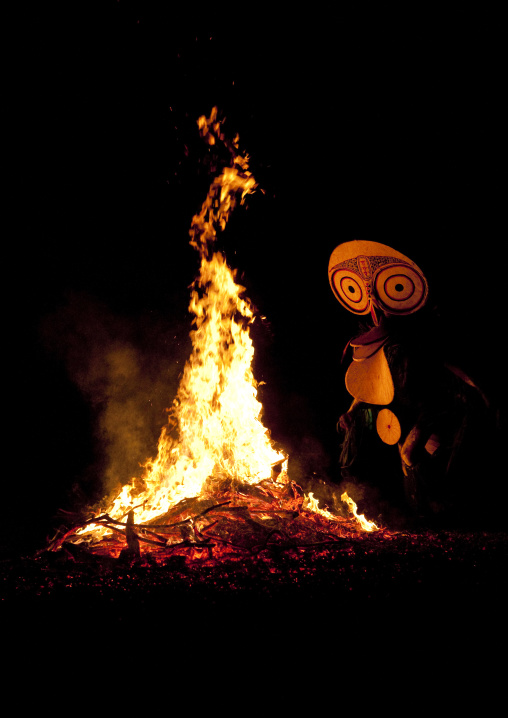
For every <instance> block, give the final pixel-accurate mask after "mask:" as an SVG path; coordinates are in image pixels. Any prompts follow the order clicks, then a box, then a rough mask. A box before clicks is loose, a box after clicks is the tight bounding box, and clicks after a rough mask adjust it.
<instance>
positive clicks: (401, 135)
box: [4, 1, 505, 546]
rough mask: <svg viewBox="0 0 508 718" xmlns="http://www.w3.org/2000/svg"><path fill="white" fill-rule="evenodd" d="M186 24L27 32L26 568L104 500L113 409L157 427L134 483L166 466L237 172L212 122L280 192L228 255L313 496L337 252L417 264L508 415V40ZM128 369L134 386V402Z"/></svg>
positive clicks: (371, 25)
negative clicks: (505, 170)
mask: <svg viewBox="0 0 508 718" xmlns="http://www.w3.org/2000/svg"><path fill="white" fill-rule="evenodd" d="M161 7H166V10H161ZM185 15H186V16H187V17H185V19H183V15H182V11H181V10H179V12H178V13H176V12H175V11H174V9H173V7H172V4H169V3H168V4H166V5H164V4H163V5H162V6H157V5H152V4H146V3H134V2H130V3H129V2H122V1H119V2H103V3H101V4H100V8H97V7H95V6H94V5H93V4H89V3H83V4H81V5H80V4H79V3H78V4H75V3H72V4H68V6H66V8H65V9H61V8H59V9H58V10H56V9H54V8H53V9H48V8H47V7H46V8H40V7H38V8H37V9H34V8H30V7H29V8H28V9H24V10H22V11H21V14H20V18H19V21H18V23H17V25H16V27H14V28H13V31H14V32H15V34H16V38H19V41H18V42H17V43H16V50H15V51H14V52H13V55H12V57H11V66H10V71H9V75H10V77H11V78H12V84H13V88H14V99H13V102H12V103H11V104H10V108H11V116H12V118H13V126H12V132H11V133H10V134H9V136H8V137H7V142H8V145H9V147H10V149H11V150H12V154H13V156H14V163H13V169H12V186H13V189H14V194H15V200H14V203H13V208H14V214H15V221H14V222H13V223H12V225H11V227H10V229H8V230H7V235H8V239H7V244H8V245H9V247H11V248H12V250H11V254H10V257H12V259H10V258H7V259H6V262H5V265H4V266H5V267H6V268H7V271H6V286H7V287H9V289H8V300H7V303H6V306H7V307H9V311H8V317H7V318H8V322H7V327H8V329H7V331H6V334H5V340H6V346H7V351H6V353H7V356H8V358H9V360H10V361H12V368H9V373H8V375H7V376H6V383H7V386H8V389H9V392H8V396H9V397H11V398H10V399H9V400H8V404H9V406H10V408H11V410H12V412H13V421H12V422H11V424H12V425H11V426H10V429H11V430H12V440H11V439H9V456H10V457H12V458H13V462H12V467H11V466H9V468H8V469H7V470H6V483H7V487H8V489H9V490H10V491H12V499H9V501H8V503H7V505H8V507H9V510H8V511H7V512H6V515H4V526H6V527H7V528H8V531H7V532H6V533H8V536H9V538H8V539H7V542H8V543H9V545H11V546H12V545H14V544H15V545H16V546H20V545H23V546H24V545H25V544H26V545H32V544H33V543H35V544H40V543H43V541H44V537H45V535H46V533H50V532H51V527H52V526H53V525H54V519H53V515H54V513H55V511H56V510H57V509H58V508H60V507H64V508H65V507H67V506H70V505H72V504H73V502H74V503H78V504H79V502H80V501H83V502H84V501H85V500H87V499H88V498H89V497H95V498H97V496H100V495H102V493H103V491H104V484H105V483H107V482H108V481H109V479H107V480H106V479H105V475H106V474H107V472H108V471H109V469H110V466H111V461H110V458H109V454H110V451H109V449H110V448H111V446H112V445H113V444H114V443H115V437H113V438H112V435H111V426H110V425H108V426H109V428H107V427H106V425H105V423H104V416H105V415H106V413H107V411H108V407H109V406H110V405H111V403H113V404H114V405H115V407H116V408H117V409H118V410H119V411H120V413H121V409H122V406H123V408H124V409H125V412H127V413H129V407H132V408H133V411H132V412H131V413H130V419H129V421H131V420H132V416H133V414H135V415H136V417H141V418H139V420H138V419H136V421H139V422H140V423H141V424H143V427H141V428H139V427H138V429H139V431H138V430H136V431H137V434H136V436H137V439H138V444H137V446H136V450H137V458H136V456H134V454H133V455H132V456H129V457H127V458H126V459H125V469H126V471H130V470H131V468H132V466H131V465H134V469H133V470H135V468H136V461H137V462H139V461H143V460H144V459H146V458H147V456H150V455H153V453H154V451H155V449H154V442H156V440H157V437H158V433H159V431H160V427H161V426H162V425H163V424H164V423H165V412H164V408H165V407H167V406H169V405H170V403H171V401H172V398H173V395H174V392H175V391H176V387H177V385H178V376H179V372H180V370H181V368H182V366H183V363H184V362H185V359H186V358H187V356H188V355H189V351H190V343H189V340H188V332H189V330H190V328H191V326H190V319H191V318H190V315H189V314H188V312H187V304H188V299H189V289H188V288H189V285H190V284H191V283H192V281H193V279H194V277H195V276H196V274H197V269H198V258H197V255H196V253H195V251H194V250H193V249H192V248H190V246H189V245H188V239H189V238H188V230H189V227H190V222H191V219H192V216H193V214H194V213H195V212H196V211H198V210H199V208H200V206H201V203H202V201H203V200H204V197H205V195H206V192H207V189H208V186H209V183H210V181H211V179H212V177H213V174H212V173H211V167H212V165H213V164H214V163H217V162H219V164H220V162H221V158H222V159H223V158H224V156H223V155H222V156H221V155H220V152H217V151H215V150H211V149H210V148H209V147H208V146H207V145H205V143H204V142H203V141H202V140H201V139H200V138H199V135H198V130H197V124H196V122H197V119H198V117H199V116H200V115H202V114H206V115H208V114H209V113H210V110H211V108H212V107H213V106H217V107H218V108H219V111H220V112H221V113H222V115H223V116H225V117H226V120H225V122H224V125H223V127H224V130H225V132H226V133H227V134H228V136H229V137H233V136H234V135H235V134H236V133H237V132H238V133H239V135H240V147H241V148H242V149H243V150H245V151H246V152H248V153H249V155H250V157H251V161H250V166H251V170H252V172H253V174H254V176H255V178H256V180H257V181H258V183H259V188H260V189H262V190H263V192H261V191H258V192H256V194H254V195H252V196H251V197H249V198H248V200H247V204H246V206H245V207H241V208H238V209H237V210H236V212H235V214H234V216H233V217H232V219H231V221H230V223H229V225H228V227H227V229H226V231H225V233H224V235H223V236H221V237H220V239H219V246H218V248H219V249H221V250H223V251H224V252H225V254H226V257H227V259H228V262H229V264H230V265H231V266H232V267H235V268H237V269H238V277H239V281H241V283H242V284H243V285H244V286H245V287H246V288H247V296H248V297H250V299H251V300H252V301H253V302H254V303H255V305H256V306H257V308H258V310H259V313H260V315H263V316H265V317H266V320H263V321H258V322H257V323H256V324H255V325H254V328H253V336H254V340H255V343H256V350H257V354H256V359H255V372H256V377H257V378H258V379H259V380H262V381H266V385H263V386H262V387H261V389H260V394H261V398H262V401H263V404H264V406H265V423H266V425H267V426H268V427H269V428H270V429H271V432H272V436H273V438H274V439H275V440H277V441H278V442H280V443H281V444H282V445H283V447H284V448H285V449H286V450H287V451H288V452H289V453H290V456H291V457H292V461H293V465H294V467H295V468H294V470H295V475H297V476H298V475H301V474H308V473H309V472H310V473H313V474H316V475H317V476H322V477H324V478H326V479H331V480H334V479H335V478H336V459H337V439H336V433H335V424H336V421H337V419H338V417H339V416H340V414H341V413H342V412H343V411H344V409H345V408H347V406H348V404H349V398H348V395H347V393H346V391H345V388H344V379H343V377H344V371H345V367H343V366H341V363H340V362H341V354H342V350H343V347H344V346H345V344H346V342H347V341H348V339H349V338H350V337H351V335H352V334H353V333H354V332H355V331H356V330H357V323H356V320H355V319H354V317H353V316H352V315H350V314H348V313H347V312H346V311H345V310H344V309H343V308H342V307H341V306H340V305H339V304H338V303H337V302H336V300H335V299H334V297H333V295H332V293H331V290H330V288H329V285H328V279H327V266H328V259H329V256H330V253H331V251H332V250H333V249H334V247H335V246H336V245H337V244H339V243H340V242H343V241H347V240H350V239H369V240H373V241H379V242H383V243H386V244H389V245H391V246H393V247H395V248H396V249H398V250H399V251H401V252H403V253H405V254H407V255H408V256H409V257H410V258H411V259H413V260H414V261H415V262H416V263H417V264H418V265H419V266H420V267H421V268H422V269H423V270H424V272H425V274H426V275H427V277H428V279H429V282H430V291H431V294H430V300H429V301H430V302H431V303H432V305H433V306H436V307H438V308H439V314H440V320H441V331H438V330H436V342H437V343H439V345H440V346H441V344H442V343H443V336H444V337H445V339H446V342H445V343H446V346H444V345H443V351H444V353H445V354H446V356H447V357H448V358H449V359H450V360H451V361H452V362H455V363H457V364H459V365H460V366H461V367H462V368H463V369H464V370H465V371H467V372H468V373H470V374H471V375H472V376H473V377H474V378H475V380H476V381H477V382H478V383H479V384H480V385H481V386H482V388H483V389H484V391H485V392H486V393H487V394H488V395H489V396H490V397H491V399H493V401H494V402H495V403H497V404H499V405H501V404H502V401H501V399H500V396H501V390H502V387H501V385H500V384H501V382H504V379H503V378H502V370H503V366H504V362H503V357H502V354H501V346H500V345H502V343H503V342H502V323H501V308H502V302H503V299H504V293H505V289H504V286H505V280H504V274H503V270H504V255H505V251H504V243H505V231H504V230H505V227H504V221H503V220H504V217H502V216H501V215H502V213H501V186H502V185H501V166H503V164H504V162H503V158H502V156H501V125H502V120H503V118H502V117H501V95H502V92H501V88H502V87H503V83H502V79H501V70H500V67H501V62H500V55H501V47H500V43H499V40H498V38H497V33H496V25H497V20H496V18H495V17H489V16H487V15H482V16H480V17H479V16H477V15H473V14H471V15H467V14H466V11H462V12H461V14H460V15H452V14H450V16H449V17H445V16H444V15H436V16H431V15H426V16H424V15H421V14H417V13H416V12H415V14H414V16H409V15H407V16H400V15H395V14H394V15H392V16H391V15H389V14H387V13H386V11H384V10H383V11H382V12H379V13H378V14H375V15H373V14H372V13H370V12H369V13H367V11H358V12H357V13H354V12H352V11H346V10H341V11H336V10H335V9H333V10H332V9H331V6H330V5H328V4H326V5H325V4H321V5H319V4H318V5H317V6H315V8H313V9H307V10H306V12H305V14H302V15H298V16H296V15H295V14H294V12H288V14H287V15H286V16H281V17H280V18H274V17H273V16H268V15H267V14H265V13H264V12H262V11H261V9H257V8H255V7H251V8H250V10H248V11H243V13H240V15H233V14H232V15H228V14H227V12H226V10H224V11H220V10H217V12H216V13H211V12H208V15H207V16H203V15H202V14H201V13H200V11H199V9H198V8H195V9H193V10H192V12H190V11H189V12H186V13H185ZM11 319H12V327H11ZM443 328H444V331H443ZM112 347H113V348H114V351H113V350H112ZM112 357H123V358H124V359H125V358H126V357H127V358H128V359H130V361H131V363H130V365H129V366H130V369H129V370H128V371H127V370H123V369H122V367H120V375H121V380H119V379H118V376H117V375H115V372H114V370H113V369H112V368H111V367H112V364H114V360H113V359H112ZM120 363H121V362H120ZM9 366H10V365H9ZM133 367H134V368H133ZM134 385H135V387H136V391H134V388H133V386H134ZM129 387H130V388H129ZM122 402H123V404H122ZM119 421H120V423H129V421H127V422H123V419H120V420H119ZM108 431H109V433H108ZM120 433H121V432H119V434H120ZM116 443H117V444H118V436H116ZM116 448H117V449H118V446H117V447H116ZM126 451H127V449H126ZM134 453H135V452H134ZM129 462H130V463H129ZM119 478H122V477H119ZM123 478H124V479H127V478H129V474H126V475H125V476H124V477H123ZM13 527H15V529H16V530H15V531H14V528H13Z"/></svg>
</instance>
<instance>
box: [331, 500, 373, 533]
mask: <svg viewBox="0 0 508 718" xmlns="http://www.w3.org/2000/svg"><path fill="white" fill-rule="evenodd" d="M340 499H341V501H344V503H346V504H347V505H348V507H349V510H350V511H351V513H352V514H353V516H354V517H355V519H356V520H357V521H358V523H359V524H360V526H361V527H362V529H363V530H364V531H378V530H379V528H378V526H376V524H375V523H374V521H369V520H368V519H366V518H365V516H364V514H358V506H357V505H356V503H355V502H354V501H353V499H352V498H350V497H349V496H348V493H347V491H344V493H343V494H342V496H341V497H340Z"/></svg>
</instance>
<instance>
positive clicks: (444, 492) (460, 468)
mask: <svg viewBox="0 0 508 718" xmlns="http://www.w3.org/2000/svg"><path fill="white" fill-rule="evenodd" d="M328 276H329V280H330V284H331V287H332V290H333V292H334V294H335V297H336V298H337V299H338V301H339V302H340V303H341V304H342V305H343V306H344V307H345V308H346V309H347V310H348V311H350V312H352V313H354V314H356V315H357V316H358V317H359V318H363V319H367V320H369V319H370V320H371V321H372V324H371V325H370V326H366V327H365V328H364V330H363V331H362V332H361V333H360V334H359V336H357V337H355V338H353V339H351V340H350V341H349V342H348V345H347V347H346V349H349V348H351V350H352V362H351V364H350V365H349V368H348V369H347V372H346V388H347V390H348V392H349V393H350V394H351V396H352V397H353V402H352V404H351V406H350V408H349V410H348V411H347V412H346V413H345V414H343V415H342V416H341V418H340V421H339V425H338V430H339V433H340V434H341V436H342V447H341V449H342V450H341V456H340V464H341V472H342V476H343V478H345V479H353V480H358V481H360V482H364V481H366V482H367V483H374V484H378V485H380V486H381V490H382V491H383V490H384V491H385V492H386V495H387V496H390V495H392V496H395V495H396V494H397V492H398V493H399V494H400V498H401V501H402V502H403V503H405V504H406V506H407V507H409V509H410V510H411V511H413V512H415V513H418V514H424V515H425V514H431V515H435V514H436V513H438V512H441V511H443V510H446V509H448V508H449V507H450V506H452V505H453V504H454V502H455V501H456V499H457V496H459V495H460V494H461V492H462V493H463V491H464V490H465V486H464V476H465V473H464V471H465V470H466V469H467V466H468V465H470V464H469V462H470V456H469V455H468V451H464V449H465V448H468V449H471V448H472V444H474V443H476V442H475V440H474V439H472V436H473V434H474V433H475V431H476V430H477V429H478V426H476V425H477V424H481V423H482V417H484V416H485V412H486V411H488V408H487V407H488V402H487V400H486V399H485V397H484V395H483V394H482V392H481V391H480V389H478V387H476V386H475V384H474V383H473V382H472V381H471V379H469V377H468V376H466V375H465V374H464V373H463V372H462V371H461V370H460V369H457V368H456V367H451V366H450V365H447V364H445V363H444V362H443V361H442V360H441V359H440V356H439V347H436V338H435V336H434V337H433V332H434V329H433V324H432V320H431V319H430V318H429V316H428V313H426V311H425V310H424V307H425V305H426V303H427V298H428V283H427V279H426V278H425V275H424V274H423V272H422V271H421V269H420V268H419V267H418V266H417V265H416V264H415V263H414V262H413V261H411V260H410V259H409V258H408V257H406V256H404V255H403V254H401V253H400V252H398V251H396V250H395V249H392V248H391V247H388V246H386V245H384V244H380V243H378V242H370V241H363V240H354V241H351V242H345V243H343V244H340V245H339V246H338V247H337V248H336V249H335V250H334V251H333V253H332V255H331V258H330V262H329V268H328Z"/></svg>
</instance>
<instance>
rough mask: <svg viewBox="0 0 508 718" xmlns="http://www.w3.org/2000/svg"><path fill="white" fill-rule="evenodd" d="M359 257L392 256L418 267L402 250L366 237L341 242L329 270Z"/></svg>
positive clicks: (334, 252) (332, 257)
mask: <svg viewBox="0 0 508 718" xmlns="http://www.w3.org/2000/svg"><path fill="white" fill-rule="evenodd" d="M359 257H391V258H393V259H398V260H401V261H403V262H406V263H407V264H410V265H411V266H413V267H416V264H415V263H414V262H413V261H412V260H411V259H409V257H406V256H405V255H404V254H402V253H401V252H397V250H396V249H393V248H392V247H388V245H386V244H381V243H380V242H369V241H368V240H365V239H353V240H352V241H351V242H344V243H343V244H339V246H338V247H336V248H335V249H334V250H333V252H332V256H331V257H330V263H329V266H328V270H329V271H331V270H332V269H333V268H334V267H336V266H337V265H338V264H341V263H342V262H345V261H347V260H355V259H358V258H359ZM419 271H421V270H419Z"/></svg>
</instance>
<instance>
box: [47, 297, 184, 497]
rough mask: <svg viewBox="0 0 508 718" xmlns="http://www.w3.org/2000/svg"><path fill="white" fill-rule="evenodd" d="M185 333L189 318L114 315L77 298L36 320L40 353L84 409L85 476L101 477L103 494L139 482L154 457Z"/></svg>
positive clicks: (179, 368) (175, 384)
mask: <svg viewBox="0 0 508 718" xmlns="http://www.w3.org/2000/svg"><path fill="white" fill-rule="evenodd" d="M189 328H190V320H188V319H187V321H186V322H181V321H180V320H178V323H175V322H174V321H172V318H171V317H162V316H157V315H155V314H154V313H147V314H145V315H142V316H136V317H132V316H131V317H126V316H119V315H115V314H114V313H113V312H112V310H111V309H109V308H108V307H107V306H106V305H104V304H102V303H101V302H99V301H98V300H96V299H95V298H92V297H90V296H87V295H84V294H72V295H70V296H69V297H68V300H67V303H66V304H65V305H64V306H62V307H60V308H59V309H58V310H57V311H55V312H54V313H53V314H51V315H50V316H47V317H46V318H45V319H44V320H43V322H42V324H41V335H42V338H43V342H44V345H45V347H46V348H47V350H48V352H49V353H50V354H51V356H52V357H53V358H54V359H55V360H57V361H59V362H61V365H62V366H63V367H64V368H65V371H66V372H67V374H68V376H69V378H70V379H71V381H72V382H73V383H74V384H75V385H76V386H77V387H78V388H79V390H80V392H81V393H82V395H83V397H84V399H85V401H86V402H87V403H88V404H89V406H90V407H91V411H92V416H93V423H94V426H93V427H92V429H91V430H92V431H93V438H94V442H95V448H96V461H95V464H94V466H93V467H86V470H87V472H89V471H92V472H96V473H97V474H100V476H98V477H97V478H98V479H100V481H101V483H102V489H103V490H105V491H106V492H110V491H112V490H114V489H116V488H117V487H118V486H119V484H124V483H126V482H127V481H129V480H130V479H131V478H134V477H140V476H141V475H142V473H143V470H142V468H141V466H142V464H144V463H145V462H146V460H147V459H149V458H151V457H152V456H154V455H155V454H156V451H157V441H158V438H159V435H160V432H161V429H162V427H163V425H165V424H166V422H167V412H166V409H167V408H168V407H169V406H170V405H171V403H172V400H173V398H174V396H175V394H176V391H177V388H178V382H179V377H180V373H181V371H182V369H183V366H184V363H185V361H186V359H187V357H188V355H189V353H190V340H189V338H188V332H189Z"/></svg>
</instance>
